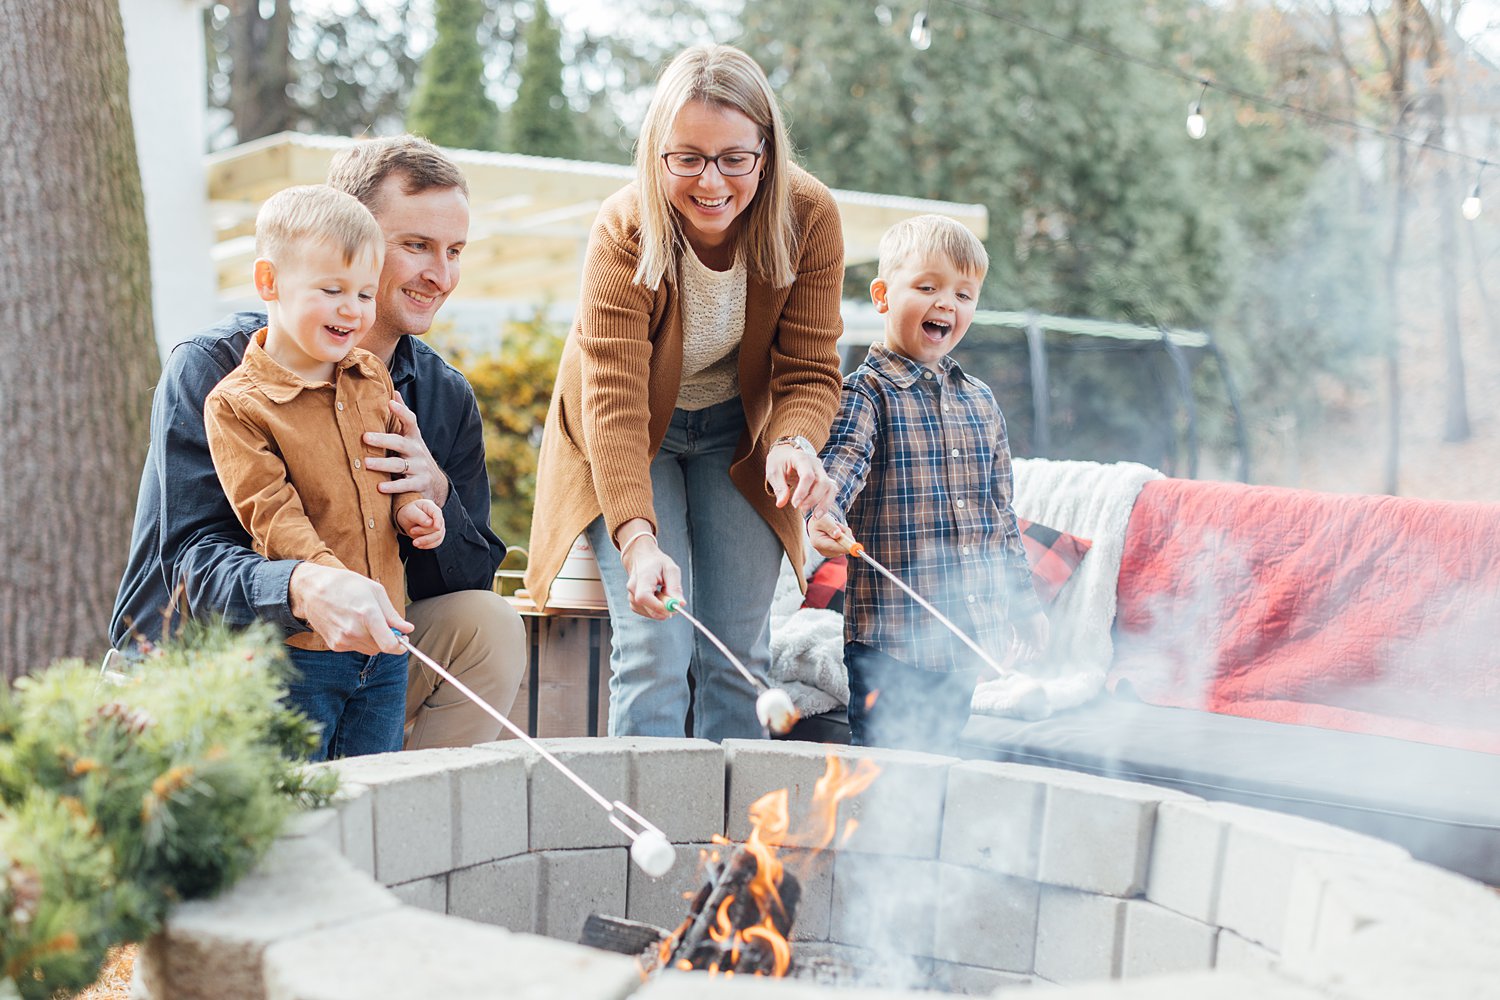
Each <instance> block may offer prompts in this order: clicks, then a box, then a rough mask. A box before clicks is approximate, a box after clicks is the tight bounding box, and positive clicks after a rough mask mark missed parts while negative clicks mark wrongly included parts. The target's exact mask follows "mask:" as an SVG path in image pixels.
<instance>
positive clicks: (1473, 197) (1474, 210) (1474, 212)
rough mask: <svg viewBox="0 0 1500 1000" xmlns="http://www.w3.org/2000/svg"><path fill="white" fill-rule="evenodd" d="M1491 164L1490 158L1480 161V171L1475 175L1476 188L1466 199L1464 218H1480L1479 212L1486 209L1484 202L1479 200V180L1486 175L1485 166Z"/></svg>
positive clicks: (1471, 220) (1470, 219) (1471, 219)
mask: <svg viewBox="0 0 1500 1000" xmlns="http://www.w3.org/2000/svg"><path fill="white" fill-rule="evenodd" d="M1489 165H1490V161H1489V160H1480V161H1479V173H1477V174H1475V175H1474V190H1472V191H1470V192H1469V196H1468V197H1467V198H1465V199H1464V207H1463V213H1464V218H1465V219H1468V220H1469V221H1470V222H1473V221H1474V220H1475V219H1477V218H1479V213H1480V212H1483V211H1484V202H1482V201H1480V200H1479V181H1480V178H1482V177H1483V176H1484V168H1485V167H1487V166H1489Z"/></svg>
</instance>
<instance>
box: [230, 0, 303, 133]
mask: <svg viewBox="0 0 1500 1000" xmlns="http://www.w3.org/2000/svg"><path fill="white" fill-rule="evenodd" d="M229 9H230V15H229V26H228V31H229V57H230V60H231V69H230V80H229V113H230V115H231V116H232V117H233V119H234V134H235V141H236V142H249V141H250V140H251V139H259V138H261V137H262V136H267V135H275V134H276V133H278V132H288V131H291V130H292V129H294V128H295V127H296V122H297V112H296V108H294V107H293V106H292V99H291V97H290V96H288V94H287V88H288V87H289V86H291V83H292V53H291V32H292V9H291V4H290V2H289V0H275V6H274V7H273V8H272V10H271V13H270V16H265V15H262V13H261V2H260V0H231V2H230V4H229Z"/></svg>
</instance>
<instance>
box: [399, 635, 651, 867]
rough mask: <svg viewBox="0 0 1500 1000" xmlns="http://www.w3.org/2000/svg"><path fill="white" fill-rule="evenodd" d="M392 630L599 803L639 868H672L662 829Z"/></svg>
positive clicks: (403, 642) (411, 651)
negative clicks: (608, 795)
mask: <svg viewBox="0 0 1500 1000" xmlns="http://www.w3.org/2000/svg"><path fill="white" fill-rule="evenodd" d="M391 631H392V632H393V633H394V634H395V636H396V641H397V642H399V643H401V645H402V646H404V647H405V648H406V651H407V652H408V653H410V654H411V655H412V656H415V657H416V658H417V659H419V660H421V661H422V662H423V663H424V664H426V665H427V666H428V667H431V668H432V670H434V671H435V672H436V673H437V675H438V676H439V677H441V678H442V679H443V680H445V681H447V682H448V683H449V684H452V685H453V686H454V687H455V688H457V689H458V691H459V693H461V694H462V695H463V696H464V697H465V698H468V699H469V700H470V701H472V702H473V703H474V704H476V705H478V706H479V707H480V708H482V709H483V710H484V711H485V712H486V713H487V714H488V715H489V717H490V718H492V719H494V720H495V721H496V722H498V723H500V725H502V726H504V727H505V728H506V729H507V730H508V731H509V732H510V733H511V735H513V736H515V737H516V738H517V739H519V740H521V741H522V742H524V743H525V744H526V745H527V746H529V747H531V749H533V750H535V751H536V752H537V753H539V754H541V755H542V759H543V760H545V761H546V762H547V763H549V764H551V765H552V766H553V767H555V768H557V769H558V770H559V771H561V772H562V773H563V776H564V777H566V778H567V779H568V780H569V781H571V782H573V784H575V785H577V786H578V787H579V788H580V789H582V791H583V793H584V794H585V795H587V796H588V797H589V798H591V799H593V800H594V801H595V802H597V803H599V805H600V807H601V808H602V809H603V810H604V811H605V812H606V813H608V814H609V821H610V823H612V824H614V826H615V827H616V828H617V829H619V830H620V831H622V832H623V833H624V834H625V835H626V836H627V837H629V838H630V858H631V860H632V861H634V862H635V863H636V864H637V865H638V866H640V868H641V870H642V871H644V872H645V873H646V874H647V875H650V876H651V877H653V878H660V877H661V876H663V875H665V874H666V873H667V870H668V869H670V868H671V867H672V863H673V862H674V861H676V860H677V851H676V849H675V848H673V847H672V844H671V842H670V841H668V840H667V837H666V835H665V834H664V833H662V832H661V830H659V829H657V828H656V826H655V825H654V824H652V823H651V821H650V820H648V819H646V818H645V817H644V816H642V815H641V814H640V813H638V812H636V811H635V810H634V809H632V808H630V807H629V806H627V805H626V804H625V803H623V802H621V801H619V800H618V799H616V800H615V801H614V802H611V801H609V799H606V798H605V797H604V796H603V795H600V794H599V793H598V792H597V791H595V790H594V788H593V786H592V785H590V784H589V783H588V782H586V781H584V780H583V779H582V778H580V777H579V776H578V775H577V774H575V773H574V772H573V769H572V768H570V767H568V765H566V764H564V763H563V762H562V761H560V760H558V759H557V758H556V757H554V756H552V754H550V753H548V752H547V748H546V747H544V746H542V745H541V744H540V743H538V742H537V741H536V740H534V739H532V738H531V737H530V736H528V735H527V734H526V731H525V730H524V729H522V728H521V727H519V726H517V725H516V724H515V723H514V722H511V721H510V720H509V719H507V718H506V717H505V716H504V715H501V714H500V712H499V711H497V710H496V709H495V707H494V706H493V705H491V704H490V703H489V702H487V701H485V700H484V699H483V698H481V697H479V695H477V694H475V693H474V692H473V691H471V690H469V689H468V687H466V686H465V685H464V682H463V681H461V680H459V679H458V678H457V677H454V676H453V675H452V674H450V673H449V672H448V671H447V670H445V669H443V668H442V667H441V666H439V665H438V662H437V661H436V660H434V659H433V658H432V657H430V656H428V655H427V654H426V653H424V652H422V651H421V650H420V649H418V648H417V647H416V646H413V645H412V644H411V640H410V639H408V638H407V637H406V636H404V635H402V634H401V633H400V632H396V630H395V629H392V630H391ZM622 813H623V814H624V815H625V816H626V817H628V818H629V819H631V820H634V821H635V822H636V823H638V824H640V829H634V828H632V827H631V826H630V825H629V824H628V823H626V822H625V821H624V820H622V819H621V818H620V816H621V814H622Z"/></svg>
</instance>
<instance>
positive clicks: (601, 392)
mask: <svg viewBox="0 0 1500 1000" xmlns="http://www.w3.org/2000/svg"><path fill="white" fill-rule="evenodd" d="M789 181H790V186H791V196H792V212H793V214H794V216H795V219H796V226H797V234H798V237H799V243H798V247H797V257H796V268H797V277H796V280H795V281H794V282H793V284H792V285H791V286H789V287H787V288H773V287H772V286H771V285H770V284H768V283H767V282H765V281H763V280H761V279H760V278H758V277H756V276H755V275H754V274H751V276H750V279H749V284H748V288H747V290H746V291H747V297H746V303H745V333H744V336H743V338H742V339H741V341H740V354H739V383H740V401H741V403H743V404H744V407H745V423H746V430H747V433H746V436H745V437H744V438H743V439H742V440H741V441H740V446H739V449H738V450H737V451H736V452H735V456H734V463H733V465H732V466H731V467H730V470H729V475H730V478H731V479H732V480H733V481H734V484H735V485H736V486H737V487H739V490H740V492H741V493H742V494H744V496H745V497H746V498H747V499H748V500H749V501H750V504H751V506H753V507H754V508H755V509H756V510H757V511H758V512H759V513H760V516H761V517H762V518H764V519H765V521H766V523H767V524H769V525H770V526H771V528H772V529H773V530H774V531H775V532H776V534H777V536H778V537H779V538H780V540H781V544H782V547H783V548H784V549H785V550H786V551H787V553H788V554H789V555H790V556H791V559H792V565H793V566H794V567H796V568H797V575H798V578H799V579H800V578H801V575H802V570H801V567H802V562H803V559H802V534H803V532H802V516H801V514H800V513H798V511H797V510H795V509H794V508H793V507H792V506H791V505H790V504H788V505H787V506H786V507H782V508H778V507H777V506H776V502H775V499H774V498H773V497H771V496H770V495H769V494H768V493H767V490H766V485H765V482H766V452H767V451H768V450H769V448H770V445H771V442H773V441H775V440H776V439H777V438H779V437H782V436H783V435H792V434H800V435H802V436H803V437H806V438H808V439H809V440H811V441H812V443H813V444H814V445H815V446H821V445H822V443H823V441H824V439H826V438H827V437H828V427H829V424H831V423H832V421H833V414H834V411H835V410H836V409H838V399H839V384H840V379H839V355H838V346H837V345H838V339H839V334H840V333H841V332H842V331H843V320H842V319H841V317H840V316H839V293H840V288H841V287H842V285H843V280H844V235H843V229H842V228H841V226H840V222H839V212H838V205H837V204H836V203H835V202H834V200H833V195H832V194H830V193H829V191H828V189H827V188H826V187H824V186H823V185H822V184H821V183H820V182H819V181H818V180H817V179H816V178H814V177H813V176H812V175H811V174H809V173H807V172H806V171H805V170H802V169H800V168H797V167H792V168H791V174H790V177H789ZM639 263H640V196H639V190H638V188H637V185H635V184H630V185H629V186H627V187H625V188H623V189H622V190H620V191H619V192H617V193H616V194H614V195H612V196H610V198H609V199H608V200H607V201H605V203H604V205H603V207H601V208H600V210H599V217H598V219H597V220H596V221H595V223H594V230H593V234H592V236H591V237H590V239H589V251H588V262H587V264H586V266H585V268H584V273H583V288H582V290H581V294H580V299H581V301H580V302H579V307H578V316H577V319H576V320H575V321H574V323H573V331H572V333H571V334H570V335H569V337H568V341H567V344H566V345H565V346H564V347H563V355H562V362H561V364H560V366H559V368H558V373H557V384H556V386H555V388H554V389H553V393H552V405H551V408H550V409H549V410H548V411H547V425H546V430H545V433H544V434H543V435H542V448H541V457H540V459H539V462H538V468H537V487H536V512H535V514H534V515H533V518H532V522H531V559H530V561H529V564H528V566H527V570H526V585H527V587H529V588H530V590H531V596H532V599H533V600H534V601H536V603H537V604H538V606H541V605H544V604H545V603H546V601H547V597H548V592H549V591H550V589H551V587H552V580H553V578H555V577H556V576H557V572H558V570H559V569H560V568H561V567H562V564H563V560H564V559H565V558H566V557H567V554H568V550H569V549H570V548H571V547H572V545H573V540H574V539H575V538H577V537H578V534H579V532H581V531H583V529H584V528H585V527H587V526H588V524H589V522H591V521H592V520H593V519H594V518H596V517H598V516H600V514H603V515H604V521H605V524H606V526H607V527H608V529H609V531H610V534H611V535H613V533H614V531H615V529H616V528H618V527H619V526H620V525H621V524H622V523H624V522H625V521H627V520H629V519H631V518H634V517H643V518H646V519H647V520H649V521H651V522H652V523H653V524H654V523H656V514H655V510H654V508H653V506H652V497H651V474H650V464H651V457H652V456H653V455H655V454H656V451H657V449H659V448H660V447H661V442H662V438H664V437H665V436H666V433H667V424H668V422H669V421H670V420H671V419H672V410H673V409H674V408H675V407H676V405H677V392H678V388H679V386H680V385H681V383H682V303H681V301H680V299H679V294H678V293H679V288H678V280H677V276H676V275H675V274H673V275H668V276H667V278H666V279H665V280H663V281H662V283H661V286H660V287H658V288H657V289H656V290H654V291H653V290H651V289H648V288H645V287H644V286H642V285H638V284H636V283H635V269H636V266H637V264H639ZM725 555H726V556H729V557H732V553H725Z"/></svg>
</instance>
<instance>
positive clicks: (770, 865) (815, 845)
mask: <svg viewBox="0 0 1500 1000" xmlns="http://www.w3.org/2000/svg"><path fill="white" fill-rule="evenodd" d="M872 696H873V695H872ZM879 773H880V768H879V766H877V765H876V764H875V763H874V762H873V761H869V760H862V761H860V762H859V763H857V764H856V765H855V766H854V767H852V768H850V767H848V766H847V765H846V764H845V763H844V761H843V760H841V759H840V758H838V757H835V756H833V755H831V754H830V755H829V757H828V766H827V769H826V770H825V771H824V773H823V776H822V777H821V778H820V779H818V782H817V784H816V785H815V786H814V787H813V797H812V803H811V808H810V810H809V815H808V817H807V822H806V824H805V826H804V827H803V828H801V829H799V830H798V832H797V834H796V836H795V837H794V838H789V837H788V832H789V830H790V827H791V819H790V809H789V798H790V796H789V794H788V791H787V789H785V788H780V789H777V790H776V791H774V792H767V793H766V794H765V795H762V796H761V797H760V798H758V799H756V800H755V802H754V803H752V804H751V806H750V809H749V815H750V835H749V836H748V837H747V838H746V839H745V843H744V844H743V845H742V846H743V849H744V851H745V852H746V853H748V854H749V855H750V858H753V860H754V861H755V871H754V874H753V875H751V877H750V879H749V881H748V883H746V885H745V889H746V892H745V893H742V894H741V895H740V896H738V897H737V896H736V895H734V894H732V893H726V894H725V895H724V896H723V898H722V899H720V900H719V901H718V904H717V909H716V910H714V912H713V914H712V918H713V923H712V924H711V925H709V926H708V927H707V928H706V929H705V928H704V927H703V921H705V920H706V919H707V917H708V915H707V914H705V913H703V912H702V911H701V910H700V911H698V912H695V913H694V914H693V915H691V916H689V917H688V918H687V919H686V920H684V921H683V922H682V924H681V925H679V926H678V928H677V929H676V930H675V931H673V932H672V933H671V934H670V935H668V936H667V938H666V939H665V940H664V941H662V943H661V945H660V946H659V947H658V949H657V967H658V968H668V967H670V968H676V969H691V968H694V965H693V963H694V961H699V962H706V965H705V966H704V968H705V971H707V972H708V973H709V974H710V975H711V976H722V977H723V978H725V979H728V978H729V977H731V976H733V975H734V974H735V970H736V969H741V971H749V969H750V968H753V970H754V975H757V976H765V975H770V976H773V977H782V976H785V975H786V974H787V971H788V970H789V969H790V968H791V964H792V946H791V942H790V941H788V940H787V938H786V936H785V934H784V933H783V928H785V929H787V930H789V929H790V925H791V919H790V914H788V913H787V911H786V904H785V901H784V900H783V899H782V895H781V886H782V881H783V879H784V878H785V874H786V871H785V865H784V863H783V862H782V860H781V858H780V856H779V854H778V848H780V847H782V846H784V845H785V844H786V843H787V842H788V840H789V839H790V840H791V842H792V843H795V844H797V845H799V846H803V845H805V846H807V847H810V848H811V850H812V851H813V852H817V851H820V850H822V849H824V848H826V847H827V846H828V845H829V844H830V843H832V842H833V839H834V837H835V836H836V835H837V833H838V813H839V803H841V802H843V801H845V800H846V799H851V798H853V797H854V796H856V795H858V794H860V793H861V792H863V791H864V790H865V789H866V788H869V787H870V783H871V782H873V781H874V780H875V778H876V776H877V775H879ZM856 826H858V823H857V822H856V821H854V820H852V819H850V820H848V821H847V822H846V823H845V825H844V833H843V837H842V839H841V840H840V843H841V844H842V843H843V842H845V841H847V840H848V839H849V835H850V834H851V833H853V832H854V829H855V827H856ZM713 842H714V843H715V844H716V845H719V846H721V847H733V846H734V842H733V841H731V840H729V839H727V838H725V837H722V836H718V835H715V836H714V838H713ZM736 857H738V858H739V859H740V860H738V861H737V860H736ZM699 860H700V862H705V863H712V864H713V865H714V866H716V867H717V866H720V865H746V864H747V862H748V860H749V859H746V858H745V857H744V855H743V854H741V855H737V856H736V855H733V854H728V855H724V856H723V859H722V860H721V854H720V852H719V851H717V850H704V851H700V852H699ZM742 870H743V869H742ZM702 891H703V892H705V893H707V892H708V889H707V888H706V887H705V889H704V890H702ZM684 895H685V896H687V897H689V898H693V897H696V896H697V895H698V894H697V893H685V894H684ZM745 895H748V897H749V899H748V900H746V899H745V898H744V897H745ZM712 898H713V895H709V896H708V899H706V900H705V902H704V903H703V904H701V905H702V906H703V907H705V908H706V907H707V906H709V905H712V904H711V903H710V902H709V900H711V899H712ZM737 899H738V900H739V902H738V903H737V902H736V901H737ZM747 903H753V907H750V906H747ZM731 911H734V912H731ZM747 917H748V920H747ZM736 920H740V921H741V922H743V923H745V926H742V927H736V926H735V922H736ZM695 926H696V927H698V928H699V929H698V930H697V931H696V932H695V931H693V928H694V927H695ZM705 932H706V935H707V937H708V939H709V940H711V941H712V942H713V943H714V944H715V945H717V950H718V954H717V955H716V956H715V957H713V958H712V959H703V958H696V959H695V958H694V957H693V956H687V955H683V956H680V957H676V958H675V960H674V955H675V954H676V953H677V949H678V946H679V944H680V943H682V942H683V941H684V938H685V937H686V938H688V939H689V940H692V939H693V935H694V934H695V933H696V934H703V933H705ZM693 950H694V951H695V952H696V951H697V949H696V946H693ZM746 955H748V956H749V958H750V963H749V968H746V969H742V968H741V966H742V959H743V957H744V956H746ZM767 961H769V971H768V970H767V968H766V963H767Z"/></svg>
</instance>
